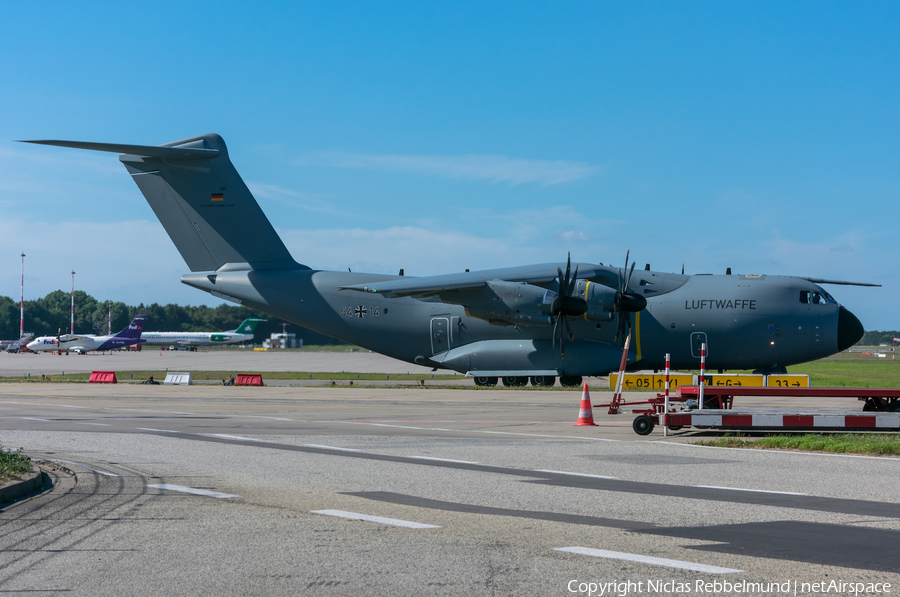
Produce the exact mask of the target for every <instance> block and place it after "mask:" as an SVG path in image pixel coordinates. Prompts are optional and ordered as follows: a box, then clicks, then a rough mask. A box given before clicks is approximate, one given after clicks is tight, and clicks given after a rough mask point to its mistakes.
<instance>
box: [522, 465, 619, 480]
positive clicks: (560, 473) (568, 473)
mask: <svg viewBox="0 0 900 597" xmlns="http://www.w3.org/2000/svg"><path fill="white" fill-rule="evenodd" d="M533 470H534V472H536V473H556V474H557V475H573V476H575V477H593V478H594V479H618V477H610V476H609V475H589V474H587V473H570V472H569V471H551V470H549V469H544V468H536V469H533Z"/></svg>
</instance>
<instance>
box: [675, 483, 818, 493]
mask: <svg viewBox="0 0 900 597" xmlns="http://www.w3.org/2000/svg"><path fill="white" fill-rule="evenodd" d="M692 487H701V488H703V489H730V490H731V491H753V492H756V493H780V494H783V495H808V494H805V493H797V492H795V491H772V490H770V489H745V488H743V487H719V486H717V485H693V486H692Z"/></svg>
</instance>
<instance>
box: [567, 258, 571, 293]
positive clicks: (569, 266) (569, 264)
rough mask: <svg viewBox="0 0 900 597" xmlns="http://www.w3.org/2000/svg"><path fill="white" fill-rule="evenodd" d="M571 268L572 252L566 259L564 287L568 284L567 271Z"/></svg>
mask: <svg viewBox="0 0 900 597" xmlns="http://www.w3.org/2000/svg"><path fill="white" fill-rule="evenodd" d="M571 269H572V253H569V257H568V259H566V287H568V284H569V272H570V271H571Z"/></svg>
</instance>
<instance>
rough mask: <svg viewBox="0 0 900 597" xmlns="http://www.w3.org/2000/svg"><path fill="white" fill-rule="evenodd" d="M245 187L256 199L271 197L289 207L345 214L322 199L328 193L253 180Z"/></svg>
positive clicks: (343, 215) (330, 213)
mask: <svg viewBox="0 0 900 597" xmlns="http://www.w3.org/2000/svg"><path fill="white" fill-rule="evenodd" d="M247 188H248V189H250V192H251V193H252V194H253V196H254V197H255V198H256V199H271V200H274V201H278V202H279V203H283V204H286V205H290V206H291V207H298V208H301V209H307V210H309V211H315V212H319V213H324V214H328V215H337V216H342V217H346V216H347V213H346V210H338V209H335V208H334V207H332V206H331V204H330V203H328V202H327V201H325V200H324V199H326V198H327V197H328V195H320V194H316V193H301V192H298V191H292V190H290V189H285V188H282V187H279V186H278V185H274V184H267V183H264V182H253V181H250V182H247Z"/></svg>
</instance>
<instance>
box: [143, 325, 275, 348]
mask: <svg viewBox="0 0 900 597" xmlns="http://www.w3.org/2000/svg"><path fill="white" fill-rule="evenodd" d="M260 321H266V320H265V319H245V320H244V323H242V324H241V325H239V326H238V328H237V329H236V330H230V331H228V332H144V334H143V335H142V336H141V339H143V340H144V341H145V343H146V344H147V345H149V346H217V345H219V344H233V343H235V342H252V341H253V332H254V331H255V330H256V325H257V324H258V323H259V322H260Z"/></svg>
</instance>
